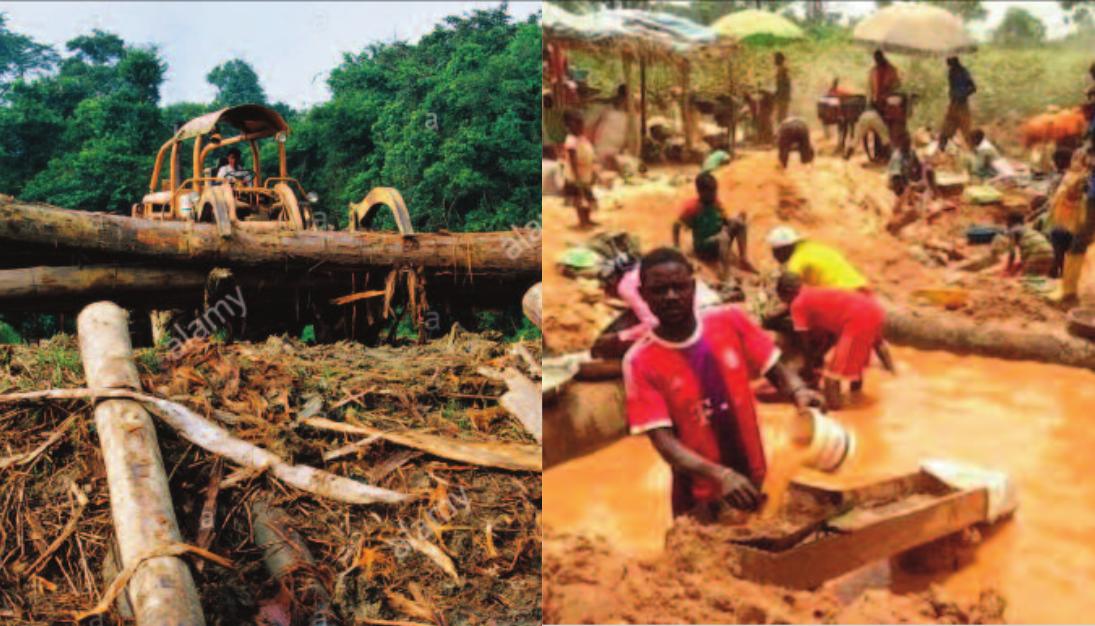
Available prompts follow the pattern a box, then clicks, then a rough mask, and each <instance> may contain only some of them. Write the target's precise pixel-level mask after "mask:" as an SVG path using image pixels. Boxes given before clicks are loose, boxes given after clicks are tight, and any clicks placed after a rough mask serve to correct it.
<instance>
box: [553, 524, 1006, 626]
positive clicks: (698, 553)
mask: <svg viewBox="0 0 1095 626" xmlns="http://www.w3.org/2000/svg"><path fill="white" fill-rule="evenodd" d="M713 532H714V533H715V534H716V535H717V533H718V530H717V529H713V528H712V527H702V526H696V525H693V524H692V523H690V522H683V523H679V524H678V525H677V527H675V528H674V530H673V533H672V534H673V536H672V537H671V546H670V547H669V548H668V549H667V550H666V551H665V552H664V553H663V554H661V555H659V556H656V557H643V558H641V557H634V556H628V555H625V554H624V553H621V552H618V551H616V550H614V549H613V548H611V547H610V546H609V545H608V544H607V543H606V542H605V541H604V540H602V539H598V538H588V537H579V536H574V535H558V534H555V533H553V532H551V530H550V529H549V530H548V531H547V533H546V536H545V538H544V621H545V623H559V624H573V623H584V624H588V623H600V624H613V623H645V624H674V623H678V624H726V623H737V624H800V623H805V624H810V623H814V624H818V623H820V624H832V623H836V624H908V623H940V624H986V623H1000V622H1002V620H1003V615H1004V610H1005V608H1006V604H1005V602H1004V600H1003V598H1001V597H1000V596H999V595H998V594H996V593H995V592H993V591H986V592H985V593H983V594H982V595H981V597H980V599H979V600H978V601H977V602H974V603H955V602H952V601H949V600H947V599H945V598H944V597H943V595H942V594H940V593H938V592H936V591H935V590H929V591H926V592H920V593H912V594H895V593H893V592H891V591H888V590H885V589H865V587H867V586H870V585H871V584H872V583H871V576H873V575H876V572H873V571H867V572H860V573H859V574H858V575H851V574H850V575H848V576H847V577H845V578H842V579H837V580H835V581H831V582H830V583H827V584H826V585H825V586H823V587H822V588H821V589H820V590H818V591H792V590H788V589H783V588H780V587H774V586H768V585H761V584H757V583H752V582H748V581H745V580H741V579H739V578H736V577H735V576H734V575H733V574H732V571H733V564H732V563H730V562H729V560H730V559H731V558H732V557H730V556H729V555H727V554H726V553H724V552H722V551H720V550H719V549H718V546H719V545H725V542H726V541H727V537H725V536H721V537H720V536H711V534H712V533H713Z"/></svg>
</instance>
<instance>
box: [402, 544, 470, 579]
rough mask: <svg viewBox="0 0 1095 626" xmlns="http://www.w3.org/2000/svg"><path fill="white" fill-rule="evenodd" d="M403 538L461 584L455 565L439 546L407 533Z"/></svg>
mask: <svg viewBox="0 0 1095 626" xmlns="http://www.w3.org/2000/svg"><path fill="white" fill-rule="evenodd" d="M405 539H406V540H407V543H409V544H410V545H411V547H412V548H414V549H415V550H418V551H419V552H421V553H422V554H424V555H426V556H427V557H429V559H430V560H431V561H433V562H434V563H436V564H437V566H438V567H440V568H441V569H442V570H443V571H444V572H445V573H446V574H448V575H449V576H452V579H453V580H455V581H456V583H457V584H463V583H462V582H461V580H460V574H458V573H457V572H456V565H454V564H453V562H452V559H451V558H449V555H447V554H445V553H444V552H443V551H442V550H441V548H438V547H437V546H436V545H434V544H433V543H430V542H429V541H426V540H425V539H418V538H417V537H411V536H409V535H408V536H407V537H406V538H405Z"/></svg>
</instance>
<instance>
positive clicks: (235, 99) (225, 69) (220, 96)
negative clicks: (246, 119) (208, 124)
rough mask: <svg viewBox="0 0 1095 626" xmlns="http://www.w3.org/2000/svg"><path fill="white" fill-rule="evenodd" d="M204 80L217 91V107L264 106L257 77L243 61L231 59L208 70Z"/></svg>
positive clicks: (264, 100)
mask: <svg viewBox="0 0 1095 626" xmlns="http://www.w3.org/2000/svg"><path fill="white" fill-rule="evenodd" d="M205 80H207V81H209V84H210V85H213V87H215V88H216V90H217V95H216V98H215V100H214V101H215V103H216V105H217V106H235V105H237V104H266V92H265V91H264V90H263V88H262V85H261V84H259V75H258V74H257V73H255V69H254V68H253V67H251V64H250V63H248V62H247V61H244V60H243V59H232V60H231V61H226V62H224V63H221V64H220V65H218V66H217V67H214V68H213V69H212V70H210V72H209V74H207V75H206V76H205Z"/></svg>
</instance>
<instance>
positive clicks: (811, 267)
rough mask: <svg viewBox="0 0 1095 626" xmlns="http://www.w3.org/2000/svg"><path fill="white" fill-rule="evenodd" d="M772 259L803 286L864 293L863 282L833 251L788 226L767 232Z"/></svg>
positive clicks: (849, 265)
mask: <svg viewBox="0 0 1095 626" xmlns="http://www.w3.org/2000/svg"><path fill="white" fill-rule="evenodd" d="M768 245H769V246H771V247H772V256H774V257H776V260H777V261H779V262H780V264H781V265H783V266H784V271H787V272H792V273H794V274H797V275H798V276H799V277H801V279H802V282H803V284H806V285H810V286H813V287H831V288H834V289H851V290H856V289H859V290H867V289H868V284H867V279H866V278H864V277H863V275H862V274H860V273H859V270H857V269H856V268H855V267H854V266H853V265H852V264H851V263H849V262H848V259H846V258H844V255H843V254H841V253H840V252H839V251H838V250H837V249H835V248H831V247H829V246H827V245H825V244H823V243H820V242H817V241H810V240H808V239H805V238H804V237H802V235H800V234H798V232H796V231H795V229H793V228H791V227H790V226H777V227H776V228H773V229H772V232H770V233H768Z"/></svg>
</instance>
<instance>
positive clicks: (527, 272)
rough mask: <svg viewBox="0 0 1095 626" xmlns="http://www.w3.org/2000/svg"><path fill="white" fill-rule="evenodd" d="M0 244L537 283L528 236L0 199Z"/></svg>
mask: <svg viewBox="0 0 1095 626" xmlns="http://www.w3.org/2000/svg"><path fill="white" fill-rule="evenodd" d="M0 241H6V242H11V243H17V244H20V245H23V246H26V245H28V244H34V245H41V246H48V247H49V248H51V249H52V248H62V249H67V250H73V251H81V252H88V253H93V252H106V253H111V254H114V255H124V256H128V257H142V258H146V259H155V260H156V261H158V262H160V263H163V264H171V263H176V262H177V263H186V264H192V265H205V266H211V265H218V264H223V265H229V266H251V267H267V268H269V267H297V268H310V267H313V266H316V265H318V264H323V266H324V267H325V268H338V269H351V270H365V269H369V268H375V267H392V266H407V267H415V268H418V267H421V268H423V269H424V270H425V271H426V272H428V273H431V274H443V275H453V276H458V277H470V276H478V275H484V274H485V275H502V276H515V275H516V276H527V277H532V276H538V275H539V274H540V268H541V266H540V239H539V236H538V233H536V232H534V231H531V230H527V229H526V230H522V229H514V230H512V231H509V232H494V233H421V234H416V235H407V236H404V235H399V234H393V233H374V232H333V231H311V230H306V231H291V230H277V229H272V228H266V227H264V228H257V227H256V228H249V227H248V225H247V224H246V223H245V224H240V225H237V226H236V227H235V228H234V229H233V231H232V234H231V235H230V236H228V237H222V236H221V235H220V233H219V231H218V229H217V227H216V226H215V225H213V224H204V223H193V222H174V221H161V220H146V219H138V218H132V217H125V216H120V215H110V214H105V213H89V212H86V211H72V210H68V209H61V208H57V207H53V206H49V205H45V204H31V203H26V202H19V201H14V200H7V199H0Z"/></svg>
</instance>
